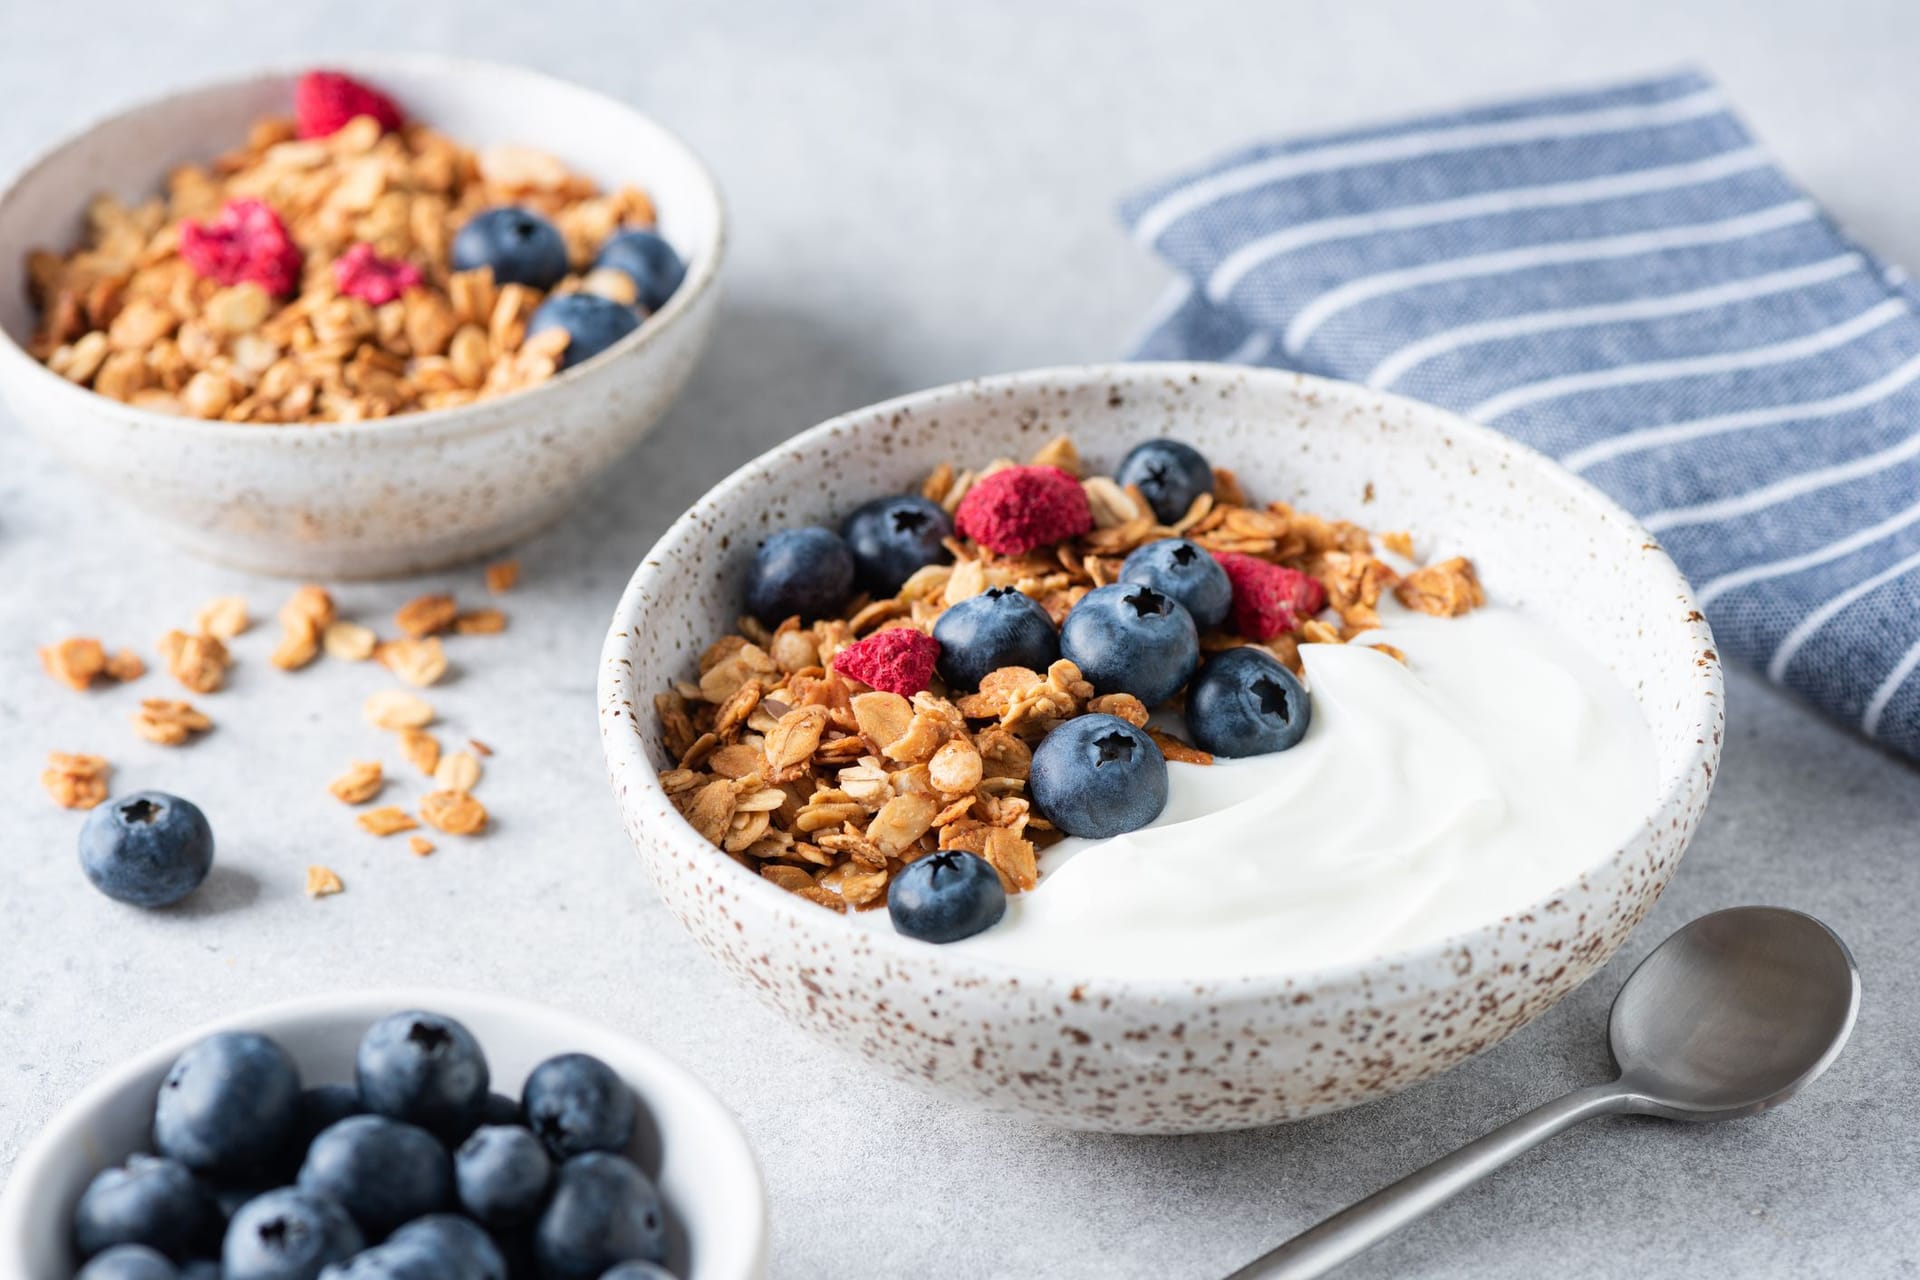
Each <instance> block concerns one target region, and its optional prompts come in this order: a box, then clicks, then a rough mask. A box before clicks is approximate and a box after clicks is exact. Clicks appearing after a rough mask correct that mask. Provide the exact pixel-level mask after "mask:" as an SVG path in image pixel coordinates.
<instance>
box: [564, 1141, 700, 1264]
mask: <svg viewBox="0 0 1920 1280" xmlns="http://www.w3.org/2000/svg"><path fill="white" fill-rule="evenodd" d="M533 1248H534V1256H535V1257H536V1258H538V1259H539V1262H540V1273H541V1275H542V1276H543V1277H544V1280H600V1277H601V1276H602V1275H603V1274H605V1273H606V1271H607V1270H608V1269H609V1268H610V1267H612V1266H613V1265H614V1264H615V1263H618V1262H628V1261H638V1262H662V1261H664V1260H665V1259H666V1254H667V1217H666V1211H665V1209H664V1208H663V1207H662V1206H661V1203H660V1193H659V1191H658V1190H656V1189H655V1187H654V1185H653V1182H652V1181H651V1180H650V1179H649V1178H648V1177H647V1175H646V1174H644V1173H642V1172H640V1170H639V1168H638V1166H636V1165H635V1164H634V1163H633V1161H631V1160H629V1159H627V1158H626V1157H625V1156H617V1155H613V1154H610V1153H608V1152H605V1151H591V1152H588V1153H587V1154H586V1155H584V1156H575V1157H574V1158H573V1159H571V1160H569V1161H567V1162H566V1164H564V1165H562V1166H561V1167H560V1176H559V1178H558V1179H557V1180H556V1182H555V1185H554V1191H553V1199H552V1200H550V1201H548V1202H547V1209H546V1212H545V1213H543V1214H541V1215H540V1225H539V1226H538V1227H537V1228H536V1229H535V1231H534V1237H533Z"/></svg>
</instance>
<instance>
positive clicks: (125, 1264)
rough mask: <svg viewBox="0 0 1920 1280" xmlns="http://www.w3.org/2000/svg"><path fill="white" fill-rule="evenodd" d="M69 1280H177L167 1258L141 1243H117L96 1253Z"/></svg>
mask: <svg viewBox="0 0 1920 1280" xmlns="http://www.w3.org/2000/svg"><path fill="white" fill-rule="evenodd" d="M73 1280H180V1271H179V1269H178V1268H176V1267H175V1266H174V1265H173V1263H172V1262H170V1261H168V1259H167V1255H166V1254H164V1253H161V1252H159V1251H158V1250H156V1249H149V1248H147V1246H145V1245H143V1244H117V1245H115V1246H113V1248H111V1249H109V1250H107V1251H106V1252H105V1253H102V1254H97V1255H95V1256H94V1258H93V1259H92V1260H91V1261H89V1262H88V1263H87V1265H86V1266H84V1267H82V1268H80V1273H79V1274H78V1275H76V1276H75V1277H74V1278H73Z"/></svg>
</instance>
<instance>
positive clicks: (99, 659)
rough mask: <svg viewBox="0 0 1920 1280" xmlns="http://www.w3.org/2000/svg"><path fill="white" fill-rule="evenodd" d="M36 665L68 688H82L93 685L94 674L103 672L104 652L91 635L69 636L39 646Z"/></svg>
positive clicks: (97, 674) (103, 673) (104, 663)
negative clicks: (57, 641)
mask: <svg viewBox="0 0 1920 1280" xmlns="http://www.w3.org/2000/svg"><path fill="white" fill-rule="evenodd" d="M40 665H41V666H43V667H45V668H46V669H47V674H48V675H50V676H52V677H53V678H54V679H55V680H58V681H59V682H60V683H61V684H64V685H66V686H67V687H68V688H69V689H76V690H82V691H84V690H86V689H89V688H91V687H92V686H93V681H94V677H95V676H100V675H105V674H106V670H107V651H106V649H105V648H104V647H103V646H102V645H101V643H100V642H99V641H98V640H95V639H93V638H92V637H91V636H73V637H71V638H70V639H66V640H62V641H60V642H59V643H57V644H49V645H42V646H41V648H40Z"/></svg>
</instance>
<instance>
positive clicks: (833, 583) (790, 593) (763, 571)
mask: <svg viewBox="0 0 1920 1280" xmlns="http://www.w3.org/2000/svg"><path fill="white" fill-rule="evenodd" d="M853 576H854V561H853V552H852V551H850V550H848V548H847V544H846V543H845V542H844V541H843V540H842V539H841V537H840V535H839V534H837V533H835V532H834V531H833V530H831V529H823V528H821V527H819V526H818V525H809V526H805V527H802V528H799V529H782V530H780V531H779V532H777V533H775V534H773V535H772V536H771V537H769V538H768V539H767V540H766V541H765V542H763V543H761V544H760V549H759V550H758V551H756V552H755V553H754V556H753V564H752V565H751V566H750V567H749V568H748V570H747V612H748V613H750V614H752V615H753V616H754V617H756V618H758V619H759V620H760V621H761V622H763V623H765V624H766V625H767V626H769V627H773V626H778V625H779V624H780V623H781V621H782V620H784V619H786V618H789V617H793V616H796V615H797V616H798V617H799V618H800V620H801V621H803V622H805V621H809V620H811V619H814V618H818V617H822V616H824V615H826V614H830V613H832V612H833V611H834V610H836V609H838V608H839V607H840V606H841V605H842V604H844V603H846V600H847V597H849V596H851V595H852V594H853Z"/></svg>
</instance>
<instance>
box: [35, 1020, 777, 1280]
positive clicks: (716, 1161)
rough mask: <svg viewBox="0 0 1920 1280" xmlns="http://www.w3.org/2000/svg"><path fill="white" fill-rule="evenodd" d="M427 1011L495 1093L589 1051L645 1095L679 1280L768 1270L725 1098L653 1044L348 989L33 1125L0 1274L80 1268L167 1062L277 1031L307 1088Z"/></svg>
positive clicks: (753, 1194)
mask: <svg viewBox="0 0 1920 1280" xmlns="http://www.w3.org/2000/svg"><path fill="white" fill-rule="evenodd" d="M403 1009H428V1010H432V1011H433V1012H436V1013H444V1014H447V1015H448V1016H450V1017H453V1018H457V1019H458V1020H459V1021H461V1022H463V1023H465V1024H466V1025H467V1028H468V1029H469V1030H471V1031H472V1032H473V1034H474V1037H475V1038H476V1039H478V1040H479V1042H480V1046H481V1048H482V1049H484V1050H485V1051H486V1054H487V1061H488V1064H489V1065H490V1066H491V1067H492V1071H493V1088H494V1089H496V1090H497V1091H499V1092H502V1093H509V1094H514V1095H517V1094H518V1093H519V1091H520V1086H521V1084H522V1083H523V1082H524V1081H525V1080H526V1078H527V1075H528V1073H529V1072H531V1071H532V1070H533V1068H534V1067H535V1066H536V1065H538V1064H539V1063H540V1062H542V1061H544V1060H545V1059H547V1058H550V1057H552V1056H553V1055H554V1054H557V1053H574V1052H578V1053H590V1054H592V1055H594V1056H595V1057H597V1058H599V1059H600V1060H601V1061H603V1062H605V1063H606V1064H607V1065H608V1066H610V1067H612V1068H613V1069H614V1070H615V1071H616V1072H618V1073H619V1074H620V1076H621V1078H622V1079H624V1080H625V1081H626V1082H627V1083H628V1084H629V1085H631V1086H632V1087H633V1090H634V1092H635V1093H636V1094H638V1095H639V1098H640V1101H641V1104H642V1108H643V1113H644V1114H645V1115H646V1116H647V1117H649V1122H643V1123H642V1124H641V1126H640V1132H639V1133H637V1134H636V1135H635V1137H634V1143H633V1147H632V1148H631V1150H630V1153H629V1154H631V1155H632V1156H633V1158H634V1160H635V1162H636V1163H638V1164H639V1165H640V1167H641V1168H643V1169H645V1170H646V1171H647V1172H648V1173H649V1174H651V1175H653V1176H654V1178H655V1180H656V1182H657V1183H658V1184H659V1187H660V1193H661V1195H662V1197H663V1198H664V1199H665V1200H666V1202H667V1210H668V1218H669V1222H668V1234H669V1238H670V1241H671V1245H670V1248H671V1255H670V1258H669V1261H670V1262H671V1263H672V1264H673V1271H674V1274H675V1275H676V1276H681V1277H685V1280H759V1277H762V1276H764V1275H765V1274H766V1269H767V1196H766V1188H765V1186H764V1184H763V1183H762V1182H761V1178H760V1169H759V1166H758V1165H757V1164H756V1163H755V1161H754V1158H753V1152H752V1150H751V1149H750V1148H749V1147H748V1145H747V1139H746V1135H745V1133H743V1132H742V1131H741V1129H740V1125H739V1122H738V1121H736V1120H735V1119H734V1118H733V1116H732V1114H731V1113H730V1112H728V1110H727V1109H726V1107H725V1106H724V1105H722V1104H721V1102H720V1100H719V1099H718V1098H716V1097H714V1096H713V1095H712V1094H711V1093H709V1092H707V1089H706V1087H705V1086H704V1085H702V1084H701V1083H700V1082H699V1081H698V1080H696V1079H695V1078H694V1077H693V1076H692V1075H690V1074H688V1073H687V1072H686V1071H685V1070H684V1069H682V1068H681V1067H679V1066H676V1065H675V1064H674V1063H672V1062H671V1061H669V1060H668V1059H666V1058H665V1057H662V1056H661V1055H660V1054H659V1053H658V1052H657V1051H655V1050H653V1049H650V1048H648V1047H647V1046H646V1045H644V1044H641V1043H640V1042H638V1041H636V1040H633V1039H630V1038H629V1037H627V1036H625V1035H622V1034H621V1033H619V1032H616V1031H613V1030H610V1029H609V1028H607V1027H603V1026H601V1025H599V1024H598V1023H594V1022H591V1021H588V1020H587V1019H585V1018H582V1017H579V1016H577V1015H574V1014H570V1013H563V1012H561V1011H560V1010H558V1009H549V1008H547V1007H545V1006H544V1005H538V1004H534V1003H531V1002H529V1001H525V1000H516V999H512V998H509V997H506V996H497V995H488V994H485V993H482V992H477V991H452V990H438V989H433V988H424V989H423V988H396V989H392V990H380V991H356V992H349V993H343V994H334V995H325V996H318V997H314V998H310V999H305V1000H295V1001H291V1002H289V1003H286V1004H276V1005H269V1006H267V1007H265V1008H261V1009H251V1010H248V1011H247V1012H245V1013H241V1014H236V1015H234V1016H232V1017H227V1018H221V1019H220V1020H219V1021H217V1022H212V1023H208V1024H207V1025H205V1026H202V1027H196V1028H194V1029H193V1030H192V1031H189V1032H187V1033H186V1034H184V1035H181V1036H178V1037H175V1038H174V1039H172V1040H169V1041H167V1042H166V1043H164V1044H158V1045H155V1046H154V1047H153V1048H151V1049H148V1050H147V1051H146V1052H144V1053H141V1054H139V1055H138V1056H136V1057H134V1058H132V1059H130V1060H128V1061H126V1062H123V1063H121V1064H120V1065H119V1066H117V1067H115V1068H114V1069H113V1070H111V1071H109V1072H107V1073H106V1074H105V1075H103V1076H101V1077H100V1078H99V1079H98V1080H96V1081H94V1082H93V1083H92V1084H91V1085H88V1086H87V1088H86V1089H85V1090H83V1091H82V1092H81V1093H80V1094H79V1095H78V1096H77V1097H75V1098H74V1099H73V1100H72V1101H71V1102H69V1103H68V1104H67V1105H66V1106H65V1107H64V1108H62V1109H61V1111H60V1112H59V1113H58V1114H57V1115H55V1116H54V1118H53V1119H52V1120H51V1121H49V1122H48V1123H47V1126H46V1128H44V1129H42V1130H41V1131H40V1134H39V1136H38V1137H36V1138H35V1139H34V1140H33V1142H32V1143H31V1144H30V1145H29V1146H28V1147H27V1149H26V1151H25V1152H24V1153H22V1155H21V1156H20V1159H19V1161H18V1163H16V1164H15V1165H14V1168H13V1174H12V1177H11V1178H10V1179H9V1180H8V1182H7V1184H6V1188H5V1191H4V1193H3V1194H0V1275H3V1276H8V1277H17V1278H18V1280H65V1278H66V1277H68V1276H71V1275H72V1274H73V1272H74V1270H75V1268H76V1266H77V1265H78V1264H77V1262H76V1260H75V1259H74V1257H73V1254H72V1249H71V1246H70V1245H69V1244H68V1241H69V1239H70V1236H71V1225H70V1224H71V1223H72V1221H73V1209H74V1206H75V1204H77V1203H78V1202H79V1199H80V1193H81V1192H82V1191H83V1190H85V1188H86V1185H87V1183H88V1182H89V1181H90V1180H91V1179H92V1178H93V1175H94V1174H96V1173H98V1172H99V1171H100V1170H102V1169H104V1168H108V1167H109V1166H112V1165H116V1164H118V1163H120V1162H121V1161H123V1160H125V1159H126V1158H127V1156H129V1155H131V1154H132V1153H134V1152H136V1151H145V1150H150V1149H151V1141H152V1139H151V1133H150V1129H151V1124H152V1118H153V1099H154V1095H155V1094H156V1093H157V1092H158V1091H159V1088H160V1081H161V1079H162V1078H163V1077H164V1076H165V1075H166V1073H167V1068H168V1067H169V1066H171V1065H172V1064H173V1061H174V1059H175V1058H178V1057H179V1056H180V1054H181V1053H182V1052H183V1051H184V1050H185V1049H186V1048H187V1047H188V1046H189V1045H191V1044H193V1043H195V1042H196V1041H198V1040H200V1039H202V1038H203V1037H205V1036H208V1035H211V1034H212V1033H214V1032H216V1031H230V1030H246V1031H257V1032H260V1033H261V1034H263V1035H268V1036H271V1037H273V1038H274V1039H275V1040H277V1041H279V1042H280V1044H281V1045H282V1046H283V1047H284V1048H285V1049H286V1050H287V1052H288V1053H290V1054H292V1055H293V1057H294V1060H295V1061H296V1062H298V1063H299V1064H300V1072H301V1078H302V1079H303V1081H304V1082H305V1083H307V1084H309V1085H312V1084H328V1083H351V1082H352V1080H353V1054H354V1050H355V1048H356V1047H357V1046H358V1044H359V1043H360V1037H361V1035H362V1034H363V1033H364V1032H365V1031H366V1029H367V1028H368V1027H369V1026H371V1025H372V1024H373V1023H374V1022H375V1021H377V1020H378V1019H380V1018H383V1017H385V1016H386V1015H388V1014H390V1013H397V1012H399V1011H400V1010H403Z"/></svg>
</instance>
